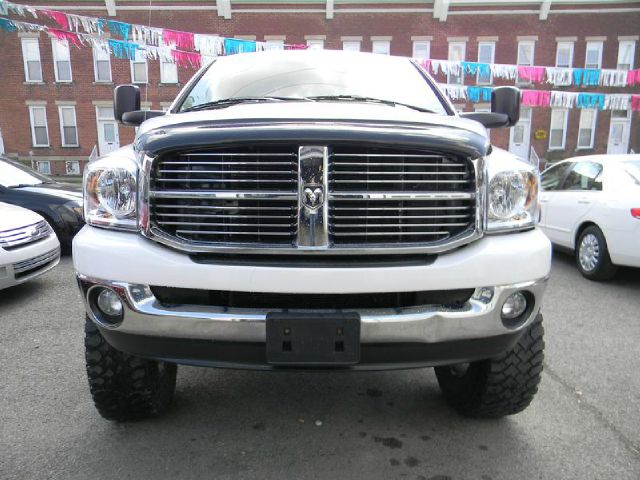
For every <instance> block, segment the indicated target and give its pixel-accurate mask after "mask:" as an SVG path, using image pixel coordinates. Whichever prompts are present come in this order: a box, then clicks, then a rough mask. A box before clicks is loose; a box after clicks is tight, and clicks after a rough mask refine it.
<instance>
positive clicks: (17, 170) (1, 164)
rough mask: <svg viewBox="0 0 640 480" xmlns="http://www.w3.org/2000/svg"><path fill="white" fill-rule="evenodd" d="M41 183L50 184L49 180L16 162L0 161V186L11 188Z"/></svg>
mask: <svg viewBox="0 0 640 480" xmlns="http://www.w3.org/2000/svg"><path fill="white" fill-rule="evenodd" d="M41 183H51V180H50V179H49V178H48V177H45V176H44V175H42V174H40V173H38V172H35V171H33V170H31V169H30V168H28V167H25V166H24V165H22V164H20V163H18V162H12V161H6V160H0V185H2V186H3V187H8V188H11V187H18V186H25V185H39V184H41Z"/></svg>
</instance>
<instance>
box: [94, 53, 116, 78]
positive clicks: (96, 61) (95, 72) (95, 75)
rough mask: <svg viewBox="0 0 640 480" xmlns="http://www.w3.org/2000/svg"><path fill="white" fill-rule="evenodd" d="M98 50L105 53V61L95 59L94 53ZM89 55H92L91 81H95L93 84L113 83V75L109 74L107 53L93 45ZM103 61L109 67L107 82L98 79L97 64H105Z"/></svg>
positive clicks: (109, 61)
mask: <svg viewBox="0 0 640 480" xmlns="http://www.w3.org/2000/svg"><path fill="white" fill-rule="evenodd" d="M98 50H102V52H103V53H105V56H106V60H99V59H98V58H97V56H96V51H98ZM91 54H92V55H93V79H94V80H95V82H96V83H113V74H112V72H111V55H109V53H108V52H105V51H104V50H103V49H102V48H101V47H99V46H95V45H94V46H93V48H92V49H91ZM105 61H106V62H107V64H108V65H109V80H101V79H99V78H98V62H105Z"/></svg>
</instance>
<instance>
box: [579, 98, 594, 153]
mask: <svg viewBox="0 0 640 480" xmlns="http://www.w3.org/2000/svg"><path fill="white" fill-rule="evenodd" d="M585 112H593V120H591V128H590V130H591V137H590V143H589V146H585V145H580V130H582V129H583V125H582V123H583V121H584V113H585ZM597 120H598V109H596V108H583V109H581V110H580V121H579V122H578V138H577V139H576V150H591V149H593V148H595V142H596V128H597Z"/></svg>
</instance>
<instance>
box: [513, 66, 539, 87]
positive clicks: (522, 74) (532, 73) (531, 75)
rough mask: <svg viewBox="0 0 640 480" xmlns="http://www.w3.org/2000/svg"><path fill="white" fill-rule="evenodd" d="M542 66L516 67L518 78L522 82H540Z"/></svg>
mask: <svg viewBox="0 0 640 480" xmlns="http://www.w3.org/2000/svg"><path fill="white" fill-rule="evenodd" d="M544 72H545V68H544V67H518V79H519V80H521V81H524V82H535V83H540V82H542V80H543V79H544Z"/></svg>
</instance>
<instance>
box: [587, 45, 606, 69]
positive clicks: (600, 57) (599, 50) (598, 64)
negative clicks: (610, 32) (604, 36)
mask: <svg viewBox="0 0 640 480" xmlns="http://www.w3.org/2000/svg"><path fill="white" fill-rule="evenodd" d="M593 45H597V46H598V63H597V65H596V66H595V67H593V66H589V65H588V64H587V59H588V57H589V47H590V46H593ZM603 51H604V42H603V41H602V40H588V41H587V45H586V47H585V49H584V68H589V69H594V70H600V69H601V68H602V52H603Z"/></svg>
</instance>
